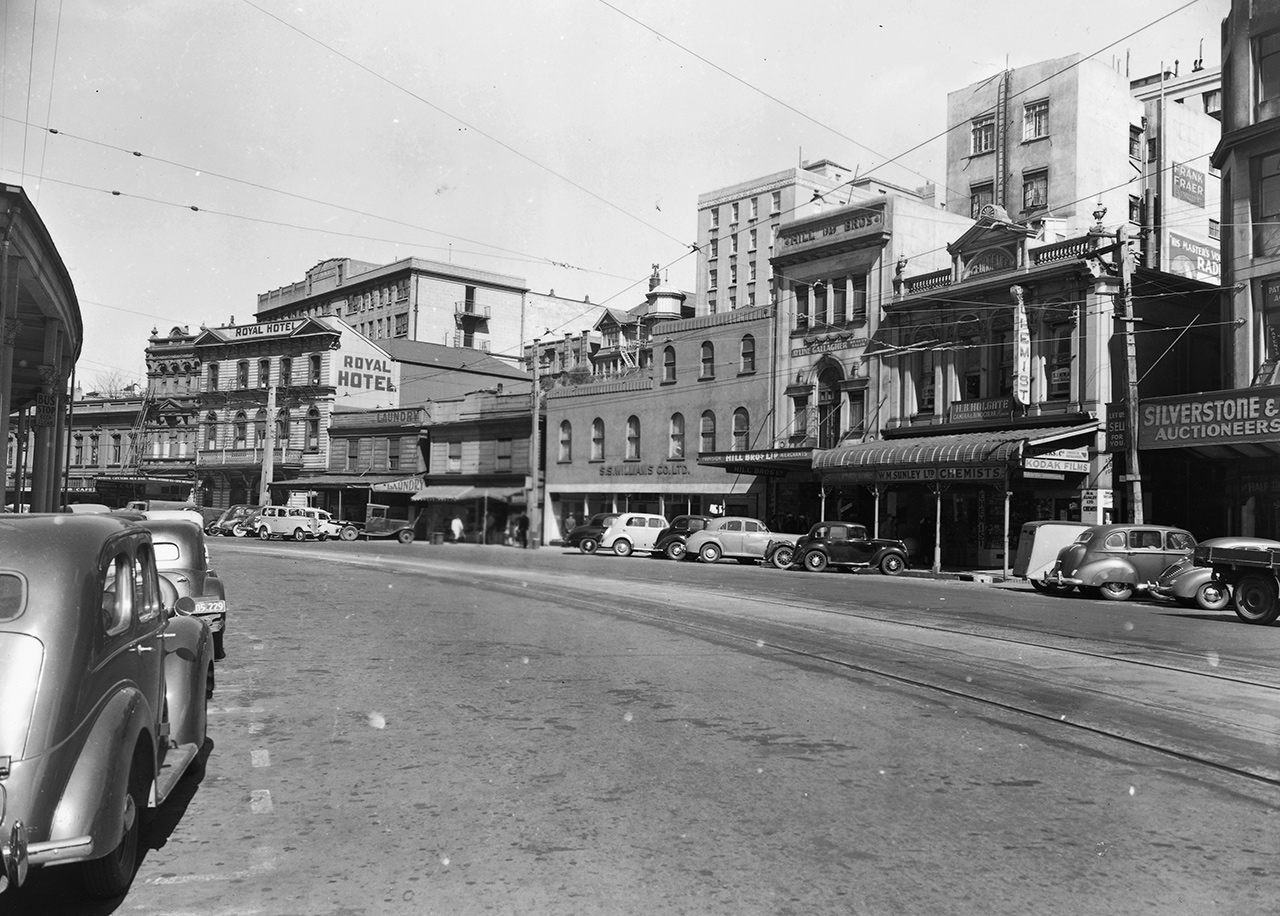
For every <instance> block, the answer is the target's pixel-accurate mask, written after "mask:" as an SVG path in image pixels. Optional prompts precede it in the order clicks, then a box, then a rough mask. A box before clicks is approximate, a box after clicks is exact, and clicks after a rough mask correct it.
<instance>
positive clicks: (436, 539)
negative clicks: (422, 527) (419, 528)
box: [431, 531, 444, 544]
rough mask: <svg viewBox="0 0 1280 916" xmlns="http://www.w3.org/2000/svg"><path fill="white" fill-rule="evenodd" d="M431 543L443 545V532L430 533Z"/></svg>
mask: <svg viewBox="0 0 1280 916" xmlns="http://www.w3.org/2000/svg"><path fill="white" fill-rule="evenodd" d="M431 543H432V544H443V543H444V532H443V531H433V532H431Z"/></svg>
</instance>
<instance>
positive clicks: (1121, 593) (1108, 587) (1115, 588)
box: [1099, 582, 1133, 601]
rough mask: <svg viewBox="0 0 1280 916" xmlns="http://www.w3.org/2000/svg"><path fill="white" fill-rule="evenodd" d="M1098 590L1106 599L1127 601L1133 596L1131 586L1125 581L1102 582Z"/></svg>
mask: <svg viewBox="0 0 1280 916" xmlns="http://www.w3.org/2000/svg"><path fill="white" fill-rule="evenodd" d="M1099 591H1100V592H1101V593H1102V597H1103V598H1105V599H1106V600H1108V601H1128V600H1129V599H1130V598H1132V597H1133V586H1132V585H1129V584H1128V583H1126V582H1103V583H1102V585H1101V586H1100V587H1099Z"/></svg>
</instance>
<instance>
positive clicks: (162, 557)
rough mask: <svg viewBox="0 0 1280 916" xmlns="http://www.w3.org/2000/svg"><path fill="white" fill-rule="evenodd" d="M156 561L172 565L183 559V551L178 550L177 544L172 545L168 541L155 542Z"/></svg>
mask: <svg viewBox="0 0 1280 916" xmlns="http://www.w3.org/2000/svg"><path fill="white" fill-rule="evenodd" d="M154 547H155V552H156V559H157V560H159V561H160V562H161V563H172V562H173V561H174V560H178V559H181V557H182V551H181V550H179V549H178V545H177V544H170V543H168V542H166V541H155V542H154Z"/></svg>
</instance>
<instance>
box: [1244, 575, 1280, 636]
mask: <svg viewBox="0 0 1280 916" xmlns="http://www.w3.org/2000/svg"><path fill="white" fill-rule="evenodd" d="M1233 591H1234V593H1235V602H1234V604H1235V610H1236V616H1237V617H1239V618H1240V619H1241V620H1243V621H1244V622H1245V623H1256V624H1262V625H1265V624H1268V623H1272V622H1273V621H1274V620H1275V619H1276V617H1277V616H1280V601H1277V600H1276V580H1275V577H1274V576H1264V575H1259V574H1257V573H1253V574H1250V575H1247V576H1245V577H1243V578H1242V579H1241V580H1240V581H1239V582H1237V583H1236V584H1235V588H1234V589H1233Z"/></svg>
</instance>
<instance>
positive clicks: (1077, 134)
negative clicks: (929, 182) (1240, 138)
mask: <svg viewBox="0 0 1280 916" xmlns="http://www.w3.org/2000/svg"><path fill="white" fill-rule="evenodd" d="M1219 86H1220V79H1219V72H1218V71H1217V70H1216V69H1206V68H1202V67H1200V66H1199V62H1197V64H1196V67H1194V68H1193V70H1192V72H1191V73H1189V74H1186V75H1183V76H1181V77H1180V76H1178V74H1177V72H1176V71H1163V72H1161V73H1158V74H1156V75H1154V76H1149V77H1144V78H1141V79H1135V80H1132V81H1130V80H1129V79H1128V78H1127V77H1126V76H1124V75H1123V74H1121V73H1118V72H1117V71H1116V70H1114V69H1112V68H1111V67H1109V66H1107V65H1106V64H1103V63H1101V62H1100V61H1097V60H1094V59H1092V58H1085V57H1083V56H1082V55H1080V54H1072V55H1069V56H1067V57H1061V58H1057V59H1054V60H1047V61H1041V62H1039V63H1036V64H1031V65H1028V66H1025V67H1018V68H1015V69H1012V70H1006V71H1004V72H1002V73H1000V74H997V75H996V76H994V77H991V78H990V79H987V80H983V81H982V82H979V83H974V84H973V85H971V86H966V87H965V88H963V89H960V90H957V91H955V92H952V93H949V94H948V96H947V124H948V125H951V126H952V128H953V129H952V130H951V131H950V132H949V133H948V135H947V192H946V198H947V209H948V210H950V211H951V212H953V213H965V214H968V215H970V216H973V217H975V218H976V217H977V215H978V213H980V212H981V211H982V208H983V207H984V206H987V205H988V204H995V205H996V206H999V207H1002V208H1003V209H1004V211H1005V212H1007V213H1008V214H1010V215H1011V216H1012V218H1013V219H1015V220H1017V221H1019V222H1023V223H1026V224H1028V225H1031V226H1033V227H1034V228H1035V229H1036V231H1037V235H1038V236H1039V238H1040V239H1041V240H1043V241H1046V242H1052V241H1055V240H1057V239H1062V238H1067V237H1074V236H1077V235H1079V234H1080V233H1082V232H1084V231H1086V230H1087V229H1088V227H1089V226H1090V225H1091V223H1092V217H1091V214H1092V212H1093V211H1094V210H1096V209H1097V208H1098V207H1099V206H1103V207H1105V208H1106V209H1107V212H1108V213H1109V214H1110V215H1111V219H1112V220H1115V219H1127V220H1128V222H1129V223H1130V225H1131V226H1132V227H1133V231H1134V233H1135V237H1136V236H1137V234H1138V233H1141V237H1142V240H1143V241H1142V246H1141V255H1142V263H1143V264H1144V266H1146V267H1150V268H1156V269H1159V270H1164V271H1168V272H1171V273H1177V274H1180V275H1182V276H1191V277H1195V278H1196V279H1200V280H1206V281H1208V282H1217V279H1218V272H1219V270H1220V258H1219V255H1218V234H1219V230H1220V226H1219V225H1218V220H1217V214H1216V209H1215V208H1214V205H1213V201H1215V200H1216V199H1217V194H1218V176H1217V174H1216V170H1215V169H1213V168H1212V167H1211V166H1210V163H1209V154H1210V153H1211V152H1212V150H1213V146H1214V144H1215V143H1216V142H1217V137H1218V134H1219V132H1220V126H1219V123H1218V120H1217V110H1218V105H1219V101H1218V100H1219V91H1218V90H1219Z"/></svg>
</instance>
